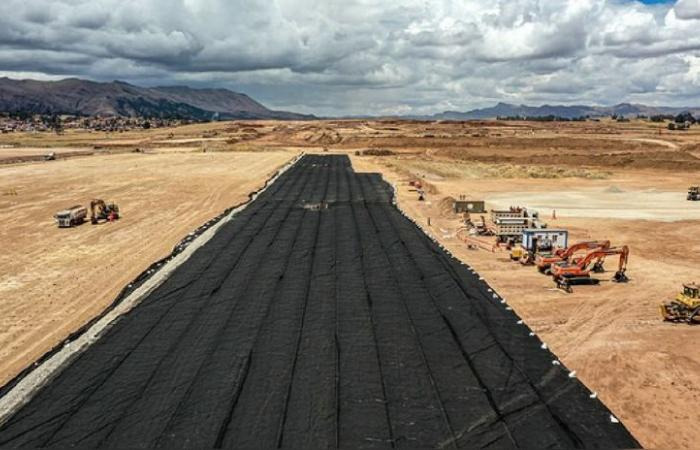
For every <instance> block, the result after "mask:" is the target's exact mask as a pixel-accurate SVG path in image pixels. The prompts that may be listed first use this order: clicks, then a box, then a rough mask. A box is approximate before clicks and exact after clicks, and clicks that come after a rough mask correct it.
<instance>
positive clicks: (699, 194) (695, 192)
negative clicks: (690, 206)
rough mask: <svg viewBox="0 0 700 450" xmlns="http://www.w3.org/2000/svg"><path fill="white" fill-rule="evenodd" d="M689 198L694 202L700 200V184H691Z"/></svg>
mask: <svg viewBox="0 0 700 450" xmlns="http://www.w3.org/2000/svg"><path fill="white" fill-rule="evenodd" d="M688 200H690V201H693V202H698V201H700V186H690V187H689V188H688Z"/></svg>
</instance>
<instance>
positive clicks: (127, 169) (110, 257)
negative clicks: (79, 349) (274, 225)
mask: <svg viewBox="0 0 700 450" xmlns="http://www.w3.org/2000/svg"><path fill="white" fill-rule="evenodd" d="M293 156H294V155H293V154H292V153H289V152H266V153H244V152H236V153H187V154H179V153H178V154H172V153H164V154H122V155H106V156H99V157H84V158H72V159H68V160H59V161H51V162H40V163H25V164H18V165H6V166H2V167H0V242H2V252H0V267H1V268H2V270H1V271H0V298H1V299H2V301H0V385H2V384H4V383H5V382H7V381H8V380H9V379H10V378H11V377H13V376H14V375H16V374H17V373H18V372H19V371H20V370H22V369H23V368H24V367H26V366H27V365H29V364H30V363H31V362H32V361H34V360H36V359H37V358H38V357H40V356H41V355H42V354H44V353H45V352H46V351H48V350H49V349H50V348H51V347H53V346H54V345H55V344H56V343H58V342H60V341H61V340H62V339H63V338H65V337H66V336H67V335H68V334H69V333H70V332H71V331H73V330H75V329H77V328H79V327H80V326H81V325H82V324H84V323H85V322H87V321H89V320H90V319H91V318H92V317H94V316H96V315H97V314H99V313H100V312H101V311H102V310H103V309H104V308H105V307H106V306H107V305H108V304H109V303H110V302H111V301H112V300H113V299H114V298H115V296H116V295H117V293H118V292H119V291H120V290H121V289H122V288H123V287H124V286H125V285H126V284H127V283H128V282H129V281H130V280H132V279H133V278H134V277H135V276H136V275H138V274H139V273H140V272H141V271H143V270H144V269H145V268H147V267H148V266H149V265H150V264H151V263H152V262H154V261H156V260H158V259H160V258H162V257H164V256H165V255H167V254H168V253H170V251H171V250H172V248H173V247H174V245H175V244H176V243H178V242H179V241H180V240H181V239H182V238H184V237H185V236H186V235H187V234H188V233H189V232H190V231H192V230H194V229H195V228H197V227H198V226H199V225H201V224H203V223H204V222H206V221H207V220H209V219H210V218H212V217H214V216H216V215H218V214H220V213H221V212H222V211H223V210H225V209H226V208H228V207H230V206H233V205H235V204H238V203H240V202H242V201H245V200H247V194H248V193H249V192H251V191H253V190H255V189H256V188H258V187H260V186H261V185H262V184H263V183H264V180H265V179H266V178H267V177H268V176H270V175H271V174H272V173H273V172H274V171H275V170H276V169H277V168H278V167H279V166H281V165H283V164H284V163H285V162H286V161H288V160H289V159H291V158H292V157H293ZM92 198H103V199H105V200H107V201H114V202H116V203H118V205H119V207H120V210H121V213H122V215H123V218H122V219H121V220H119V221H117V222H114V223H107V224H100V225H94V226H93V225H90V223H89V222H88V223H86V224H84V225H81V226H79V227H75V228H71V229H59V228H57V227H56V225H55V224H54V220H53V214H55V213H56V212H57V211H59V210H60V209H63V208H66V207H69V206H72V205H74V204H83V205H86V204H88V205H89V202H90V200H91V199H92Z"/></svg>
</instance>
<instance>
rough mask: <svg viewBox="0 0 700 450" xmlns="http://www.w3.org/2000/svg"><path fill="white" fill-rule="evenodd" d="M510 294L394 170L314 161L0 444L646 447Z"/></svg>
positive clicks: (331, 159)
mask: <svg viewBox="0 0 700 450" xmlns="http://www.w3.org/2000/svg"><path fill="white" fill-rule="evenodd" d="M502 301H503V300H502V299H501V298H500V297H499V296H498V295H497V294H495V293H494V292H493V291H491V290H490V289H489V287H488V285H486V284H485V283H484V282H483V281H482V280H479V277H478V275H476V274H475V273H473V272H472V271H471V270H470V269H469V268H468V267H467V266H465V265H463V264H461V263H460V262H459V261H457V260H455V259H454V258H452V257H451V256H449V255H448V254H447V253H445V252H444V251H443V250H442V249H440V248H439V246H438V245H437V244H436V243H434V242H433V241H431V240H430V239H429V238H428V237H427V236H426V235H425V234H424V233H423V232H422V231H421V230H420V229H419V228H417V227H416V226H415V225H414V224H413V223H412V222H411V221H409V220H408V219H407V218H405V217H404V216H403V215H402V214H401V212H400V211H399V210H398V209H396V207H395V206H393V205H392V191H391V188H390V186H389V185H388V184H386V183H385V182H384V181H382V179H381V177H380V176H379V175H377V174H358V173H355V172H353V170H352V168H351V166H350V163H349V160H348V159H347V158H346V157H342V156H305V157H304V158H302V159H301V160H300V161H299V162H298V163H297V164H296V165H295V166H293V167H292V168H291V169H290V170H288V171H287V172H286V173H285V174H283V175H282V176H281V177H280V178H279V179H278V180H277V182H275V183H274V184H273V185H272V186H270V188H269V189H268V190H267V191H265V192H264V193H262V194H261V195H260V197H258V199H257V200H255V201H254V202H253V203H251V204H250V205H249V206H248V207H247V208H246V209H245V210H243V211H242V212H240V213H239V214H238V215H237V216H235V218H234V219H233V220H232V221H230V222H228V223H226V224H224V225H223V227H222V228H221V229H220V231H219V232H218V233H217V234H216V235H215V236H214V237H213V238H212V239H211V240H210V241H209V242H208V243H207V244H206V245H205V246H203V247H202V248H200V249H199V250H198V251H197V252H195V254H194V255H193V256H192V257H191V258H190V260H189V261H188V262H187V263H186V264H184V265H182V266H181V267H180V268H178V269H177V270H176V272H175V273H174V274H173V275H172V276H171V277H170V278H169V279H168V280H167V281H166V282H165V283H164V284H163V285H161V286H160V287H159V288H158V289H157V290H156V291H154V292H153V293H152V294H151V295H150V296H148V297H147V298H146V299H145V300H144V301H143V302H142V303H141V304H140V305H139V306H137V307H136V308H134V309H133V310H132V311H131V312H130V313H128V314H127V315H125V316H124V317H123V318H121V319H120V320H119V321H118V322H117V323H116V324H115V325H114V327H113V328H111V329H110V330H109V331H108V332H107V333H106V334H105V336H103V337H102V338H101V339H100V340H99V341H98V342H96V343H95V344H94V345H93V346H91V347H90V348H89V349H88V350H87V351H85V352H84V353H83V354H82V355H81V356H80V357H78V358H77V359H76V360H75V361H74V362H73V363H72V364H70V365H69V366H68V367H67V368H65V370H63V371H62V372H61V373H60V374H59V375H58V376H57V377H56V378H55V379H54V380H53V381H52V382H51V383H50V384H48V385H47V386H46V387H45V388H43V389H42V390H41V391H40V392H39V393H38V394H37V395H36V396H35V397H34V398H33V399H32V400H31V401H30V402H29V403H28V404H27V405H26V406H24V407H23V408H22V409H21V410H20V411H19V412H18V413H17V414H15V415H14V416H13V417H12V418H11V419H10V420H9V421H8V422H7V423H6V424H5V425H4V426H2V428H0V446H7V447H16V446H24V447H44V446H48V447H66V446H77V447H81V448H91V447H119V448H134V447H165V448H173V447H194V448H211V447H215V448H216V447H225V448H275V447H284V448H300V449H301V448H308V449H316V448H329V447H331V448H332V447H341V448H390V447H399V448H431V447H464V448H483V447H491V448H533V449H534V448H538V449H539V448H631V447H638V443H637V442H636V441H635V440H634V438H633V437H632V436H631V435H630V434H629V433H628V432H627V430H626V429H625V428H624V426H623V425H622V424H619V423H614V421H613V420H612V417H611V414H610V411H608V409H607V408H606V407H605V406H604V405H603V404H602V403H601V402H600V401H599V400H597V399H595V398H591V393H590V391H588V390H587V389H586V388H585V386H583V385H582V384H581V383H580V382H579V381H578V380H577V379H576V378H575V377H571V376H570V373H569V371H568V370H567V369H566V368H565V367H563V366H562V365H560V364H558V362H557V361H556V357H555V356H554V355H553V354H552V353H550V352H549V351H548V350H547V349H546V347H544V346H543V344H542V342H541V341H540V340H539V339H538V338H537V337H536V336H535V335H534V334H532V333H531V330H530V329H529V328H528V327H527V326H526V325H524V324H522V321H520V319H519V318H518V316H517V315H516V314H515V313H514V312H513V311H512V310H511V309H510V308H508V307H507V304H505V303H502Z"/></svg>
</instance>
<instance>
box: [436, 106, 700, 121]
mask: <svg viewBox="0 0 700 450" xmlns="http://www.w3.org/2000/svg"><path fill="white" fill-rule="evenodd" d="M686 111H689V112H691V113H692V114H693V115H694V116H699V115H700V107H683V108H676V107H668V106H647V105H639V104H631V103H620V104H619V105H615V106H586V105H571V106H566V105H542V106H527V105H512V104H510V103H498V104H497V105H496V106H493V107H490V108H482V109H473V110H471V111H467V112H458V111H445V112H443V113H440V114H435V115H432V116H429V118H430V119H437V120H473V119H495V118H497V117H516V116H517V117H547V116H555V117H562V118H567V119H576V118H579V117H586V116H589V117H605V116H612V115H616V116H618V117H619V116H624V117H636V116H638V115H644V116H653V115H676V114H680V113H682V112H686Z"/></svg>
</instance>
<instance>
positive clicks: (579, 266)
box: [550, 245, 629, 292]
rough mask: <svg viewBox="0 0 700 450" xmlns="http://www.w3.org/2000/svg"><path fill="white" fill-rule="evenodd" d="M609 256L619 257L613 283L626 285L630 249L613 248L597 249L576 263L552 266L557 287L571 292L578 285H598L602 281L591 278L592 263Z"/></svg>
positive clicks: (623, 247) (560, 263)
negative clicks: (572, 287)
mask: <svg viewBox="0 0 700 450" xmlns="http://www.w3.org/2000/svg"><path fill="white" fill-rule="evenodd" d="M607 256H619V257H620V259H619V263H618V267H617V271H616V272H615V275H614V276H613V278H612V280H611V281H614V282H616V283H626V282H627V281H629V278H627V275H626V274H625V272H626V271H627V261H628V260H629V247H627V246H626V245H625V246H622V247H613V248H608V249H604V250H603V249H596V250H593V251H591V252H589V253H588V254H587V255H586V256H584V257H583V258H579V259H578V260H576V261H562V262H559V263H556V264H552V266H551V268H550V270H551V273H552V277H553V279H554V282H555V283H556V284H557V287H558V288H560V289H563V290H565V291H567V292H571V286H573V285H577V284H598V283H599V282H600V280H598V279H596V278H593V277H591V271H592V267H591V266H592V263H593V262H594V261H601V260H602V259H604V258H605V257H607Z"/></svg>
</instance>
